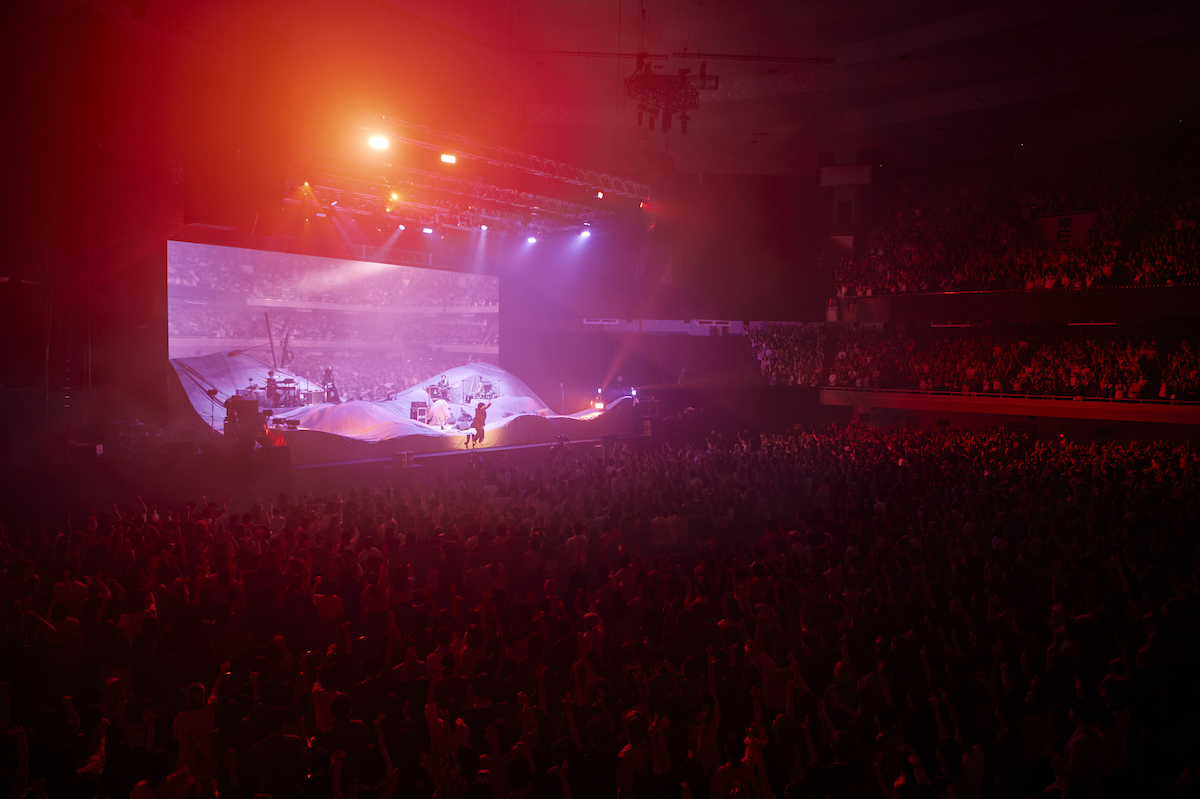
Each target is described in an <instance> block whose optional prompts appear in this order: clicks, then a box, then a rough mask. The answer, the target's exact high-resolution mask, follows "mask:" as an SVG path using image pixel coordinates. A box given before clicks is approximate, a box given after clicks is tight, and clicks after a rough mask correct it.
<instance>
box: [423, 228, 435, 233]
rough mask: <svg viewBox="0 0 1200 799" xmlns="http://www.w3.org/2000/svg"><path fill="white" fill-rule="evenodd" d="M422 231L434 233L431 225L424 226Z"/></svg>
mask: <svg viewBox="0 0 1200 799" xmlns="http://www.w3.org/2000/svg"><path fill="white" fill-rule="evenodd" d="M421 232H422V233H432V232H433V228H431V227H423V228H421Z"/></svg>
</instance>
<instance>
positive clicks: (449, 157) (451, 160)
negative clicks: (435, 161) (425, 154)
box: [442, 153, 458, 164]
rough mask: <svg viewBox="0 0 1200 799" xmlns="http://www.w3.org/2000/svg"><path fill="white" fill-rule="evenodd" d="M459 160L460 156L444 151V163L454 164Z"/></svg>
mask: <svg viewBox="0 0 1200 799" xmlns="http://www.w3.org/2000/svg"><path fill="white" fill-rule="evenodd" d="M457 162H458V156H454V155H450V153H442V163H443V164H454V163H457Z"/></svg>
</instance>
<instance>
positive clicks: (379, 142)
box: [371, 136, 388, 150]
mask: <svg viewBox="0 0 1200 799" xmlns="http://www.w3.org/2000/svg"><path fill="white" fill-rule="evenodd" d="M371 146H372V147H374V148H375V149H376V150H386V149H387V147H388V137H387V136H372V137H371Z"/></svg>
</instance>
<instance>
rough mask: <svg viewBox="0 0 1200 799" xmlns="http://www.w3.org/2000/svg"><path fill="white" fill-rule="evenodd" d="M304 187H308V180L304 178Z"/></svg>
mask: <svg viewBox="0 0 1200 799" xmlns="http://www.w3.org/2000/svg"><path fill="white" fill-rule="evenodd" d="M304 188H306V189H307V188H308V181H307V180H306V181H304Z"/></svg>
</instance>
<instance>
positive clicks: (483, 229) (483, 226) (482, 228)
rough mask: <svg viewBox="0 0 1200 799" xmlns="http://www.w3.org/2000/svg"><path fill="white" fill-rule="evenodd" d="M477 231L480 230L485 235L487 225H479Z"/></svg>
mask: <svg viewBox="0 0 1200 799" xmlns="http://www.w3.org/2000/svg"><path fill="white" fill-rule="evenodd" d="M479 229H480V230H482V231H483V232H485V233H486V232H487V225H480V226H479Z"/></svg>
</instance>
